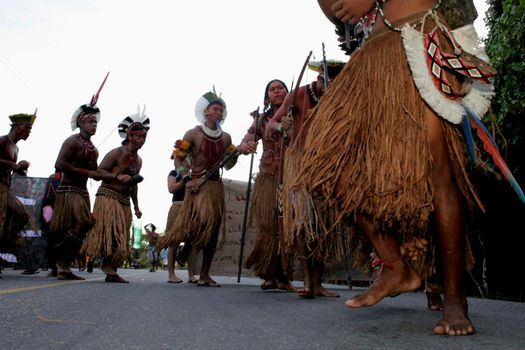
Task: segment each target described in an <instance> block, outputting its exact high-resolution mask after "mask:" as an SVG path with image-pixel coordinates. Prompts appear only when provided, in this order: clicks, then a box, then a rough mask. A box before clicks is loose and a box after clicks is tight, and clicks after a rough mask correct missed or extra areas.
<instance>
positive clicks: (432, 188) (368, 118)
mask: <svg viewBox="0 0 525 350" xmlns="http://www.w3.org/2000/svg"><path fill="white" fill-rule="evenodd" d="M322 3H325V2H323V1H320V4H321V5H323V4H322ZM439 4H440V1H433V0H414V1H410V2H406V1H402V0H390V1H376V2H374V1H370V0H353V1H351V0H335V1H333V2H332V6H331V7H330V8H326V7H325V8H324V10H325V11H324V12H325V13H326V12H330V11H331V13H332V15H331V16H330V15H329V16H328V17H332V16H333V17H337V18H339V19H340V20H341V21H342V22H343V23H346V22H349V21H350V22H352V23H354V24H355V23H357V22H358V21H359V22H360V24H361V26H365V27H367V28H368V29H369V30H367V35H366V36H365V38H364V40H363V41H364V43H363V44H362V46H361V47H360V48H358V49H357V50H356V51H355V52H354V53H353V55H352V58H351V60H350V61H349V62H348V63H347V65H346V66H345V68H344V69H343V71H342V72H341V74H339V76H338V77H337V78H336V79H335V80H334V82H333V84H332V85H331V86H330V88H329V89H328V90H327V93H326V94H325V95H324V96H323V98H322V99H321V100H320V102H319V105H318V107H317V108H316V109H315V110H314V111H313V114H312V121H313V122H312V123H311V125H310V129H309V131H308V133H307V137H306V140H305V146H304V153H303V154H302V156H301V161H300V163H299V164H300V166H299V170H298V173H297V176H296V177H295V178H294V179H293V180H292V181H293V182H294V183H293V186H294V194H295V195H296V196H295V198H296V199H297V198H298V197H299V199H298V200H297V201H296V203H294V209H295V212H296V213H297V214H298V215H302V216H303V218H302V219H301V220H299V222H300V223H301V224H304V223H305V222H311V217H310V216H311V215H310V214H311V213H313V215H314V216H315V214H316V213H317V207H316V202H312V200H313V198H315V199H316V200H317V201H319V202H321V204H322V205H325V206H329V207H331V208H332V210H333V212H334V221H335V222H337V223H341V222H345V223H346V224H348V225H350V227H351V231H350V237H349V238H350V244H351V249H352V254H353V255H354V256H355V257H356V262H357V263H358V264H360V265H362V266H368V267H372V266H376V267H378V268H379V271H378V272H379V274H378V277H377V279H376V280H375V282H374V284H373V285H372V286H371V287H370V289H368V290H367V291H366V292H365V293H363V294H360V295H357V296H354V297H353V298H351V299H349V300H348V301H347V302H346V305H347V306H348V307H350V308H360V307H365V306H372V305H374V304H376V303H378V302H379V301H381V300H382V299H383V298H385V297H387V296H393V295H396V294H399V293H402V292H406V291H412V290H414V289H416V288H418V287H419V286H420V283H421V278H422V277H423V278H426V277H427V276H429V275H431V274H432V272H433V270H434V265H435V255H434V254H433V253H434V252H435V251H436V250H437V251H439V252H441V258H442V259H441V260H442V261H443V275H444V296H445V298H444V311H443V317H442V319H441V320H440V321H439V322H438V324H437V325H436V326H435V327H434V332H435V333H436V334H448V335H467V334H472V333H474V327H473V325H472V323H471V321H470V319H469V317H468V307H467V299H466V293H465V288H464V286H463V276H464V270H465V266H466V265H467V263H468V262H470V260H471V259H469V254H468V244H467V242H468V240H467V230H466V224H465V218H466V214H465V212H464V210H465V209H467V208H468V209H476V208H480V207H481V203H480V201H479V198H478V196H477V194H476V192H475V190H474V188H473V186H472V184H471V182H470V181H469V178H468V171H467V169H468V168H467V165H468V164H467V162H468V160H469V159H468V154H467V153H466V152H465V148H466V147H465V144H467V145H472V147H468V150H469V151H471V156H472V155H476V153H477V151H478V150H477V148H476V147H474V142H473V140H472V139H471V135H472V132H471V125H472V126H473V127H475V128H476V131H477V133H478V135H481V136H480V137H481V138H482V140H483V143H485V142H490V140H489V138H488V137H487V135H485V134H484V132H483V128H482V127H481V118H480V117H479V116H481V115H483V114H484V113H485V112H486V111H487V109H488V107H489V105H490V98H491V96H492V89H491V80H492V79H493V77H494V75H495V72H494V70H493V69H492V68H491V67H490V65H489V64H487V63H486V62H483V61H482V60H480V59H479V58H478V57H476V56H474V55H473V54H471V53H470V52H468V51H467V50H470V47H468V45H466V46H465V47H463V48H462V47H461V46H460V44H459V41H457V39H458V38H453V36H452V34H451V33H450V32H449V30H448V27H447V24H446V22H445V20H444V19H443V17H442V16H441V15H440V14H439V12H436V8H437V6H439ZM455 39H456V40H455ZM474 51H475V50H474ZM475 53H476V52H474V54H475ZM427 63H431V65H432V66H429V65H427ZM466 67H468V69H467V68H466ZM461 124H463V125H464V126H465V128H462V127H461ZM463 132H464V135H463ZM488 152H489V153H490V155H491V156H492V157H494V159H496V158H497V157H498V156H499V155H498V154H497V152H493V151H490V150H489V151H488ZM472 159H474V158H472ZM498 161H499V160H498ZM504 174H506V176H509V178H510V177H511V174H510V175H509V174H508V169H507V171H504ZM511 183H512V184H513V185H514V183H513V182H512V181H511ZM515 189H516V188H515ZM304 226H306V229H309V227H308V225H303V227H304ZM332 228H333V226H324V227H322V229H323V231H324V233H323V234H329V233H330V230H331V229H332ZM432 232H435V235H432ZM371 253H373V256H375V258H374V259H373V260H372V259H370V256H371Z"/></svg>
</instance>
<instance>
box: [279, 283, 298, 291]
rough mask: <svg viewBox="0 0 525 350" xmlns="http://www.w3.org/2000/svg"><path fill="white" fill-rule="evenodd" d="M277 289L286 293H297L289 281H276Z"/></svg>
mask: <svg viewBox="0 0 525 350" xmlns="http://www.w3.org/2000/svg"><path fill="white" fill-rule="evenodd" d="M277 288H279V289H281V290H286V291H288V292H294V293H295V292H297V288H295V287H294V286H293V284H291V283H290V281H287V282H281V281H277Z"/></svg>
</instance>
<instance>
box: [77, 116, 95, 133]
mask: <svg viewBox="0 0 525 350" xmlns="http://www.w3.org/2000/svg"><path fill="white" fill-rule="evenodd" d="M77 124H78V127H79V129H80V130H82V131H84V132H86V133H88V134H89V135H95V133H96V132H97V125H98V122H97V117H96V116H95V114H86V115H83V116H82V117H80V118H78V122H77Z"/></svg>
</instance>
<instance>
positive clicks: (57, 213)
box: [49, 80, 105, 280]
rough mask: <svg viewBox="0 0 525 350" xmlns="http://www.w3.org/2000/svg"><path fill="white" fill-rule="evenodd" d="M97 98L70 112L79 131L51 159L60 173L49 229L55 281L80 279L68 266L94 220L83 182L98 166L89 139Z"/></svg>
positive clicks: (94, 124)
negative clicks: (55, 270) (52, 248)
mask: <svg viewBox="0 0 525 350" xmlns="http://www.w3.org/2000/svg"><path fill="white" fill-rule="evenodd" d="M104 82H105V80H104ZM102 84H104V83H102ZM99 91H100V90H99ZM97 99H98V94H97V95H95V96H94V97H93V99H92V100H91V102H90V103H88V104H84V105H82V106H80V107H79V108H78V109H77V110H76V111H75V112H74V113H73V115H72V117H71V130H73V131H74V130H75V129H76V128H78V129H79V132H78V134H74V135H71V136H69V137H68V138H67V139H66V140H65V141H64V142H63V143H62V147H61V148H60V152H59V153H58V157H57V160H56V162H55V170H56V172H58V173H61V180H60V186H59V187H58V188H57V189H56V191H55V192H56V198H55V202H54V207H53V215H52V217H51V222H50V223H49V232H50V239H51V241H52V242H53V246H54V255H55V256H56V266H57V272H58V274H57V278H58V279H59V280H83V279H84V278H83V277H80V276H77V275H75V274H73V272H71V269H70V267H71V264H72V263H73V261H74V260H75V257H76V256H77V254H78V253H79V251H80V248H81V247H82V243H83V241H84V238H85V237H86V234H87V231H88V230H89V229H90V228H91V226H92V225H93V222H94V221H93V217H92V215H91V202H90V200H89V192H88V190H87V187H86V184H87V180H88V178H90V177H93V176H94V171H95V170H96V169H97V165H98V164H97V160H98V150H97V148H96V147H95V145H93V142H91V137H92V136H93V135H95V133H96V132H97V125H98V122H99V120H100V110H99V108H98V107H97V106H96V103H97Z"/></svg>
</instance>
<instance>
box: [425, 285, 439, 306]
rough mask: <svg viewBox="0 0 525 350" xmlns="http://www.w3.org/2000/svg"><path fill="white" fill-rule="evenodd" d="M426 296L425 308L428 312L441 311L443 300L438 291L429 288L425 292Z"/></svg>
mask: <svg viewBox="0 0 525 350" xmlns="http://www.w3.org/2000/svg"><path fill="white" fill-rule="evenodd" d="M425 295H426V296H427V306H428V309H429V310H430V311H441V310H443V300H442V299H441V295H440V293H439V289H436V288H431V289H427V290H425Z"/></svg>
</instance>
